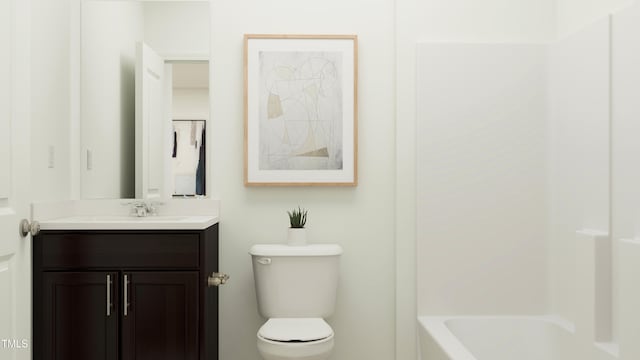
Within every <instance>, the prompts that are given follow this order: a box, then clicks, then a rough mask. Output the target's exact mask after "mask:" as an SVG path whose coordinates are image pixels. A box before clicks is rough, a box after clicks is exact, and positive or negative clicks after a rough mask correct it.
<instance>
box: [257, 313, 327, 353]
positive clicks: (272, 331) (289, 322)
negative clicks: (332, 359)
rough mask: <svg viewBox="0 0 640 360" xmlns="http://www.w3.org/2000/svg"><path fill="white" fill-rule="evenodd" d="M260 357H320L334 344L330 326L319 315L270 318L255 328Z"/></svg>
mask: <svg viewBox="0 0 640 360" xmlns="http://www.w3.org/2000/svg"><path fill="white" fill-rule="evenodd" d="M257 337H258V340H257V342H258V351H259V352H260V355H261V356H262V358H263V359H264V360H294V359H295V360H324V359H327V358H328V357H329V355H331V351H332V350H333V345H334V334H333V330H332V329H331V327H330V326H329V324H327V323H326V322H325V321H324V320H323V319H321V318H274V319H269V320H267V322H266V323H264V325H262V327H260V330H258V335H257Z"/></svg>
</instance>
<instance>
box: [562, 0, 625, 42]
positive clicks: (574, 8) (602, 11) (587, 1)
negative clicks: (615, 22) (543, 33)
mask: <svg viewBox="0 0 640 360" xmlns="http://www.w3.org/2000/svg"><path fill="white" fill-rule="evenodd" d="M633 1H634V0H556V3H557V5H556V6H557V14H558V22H557V27H558V28H557V33H558V36H559V37H564V36H566V35H568V34H570V33H573V32H576V31H579V30H580V29H582V28H584V27H585V26H588V25H590V24H591V23H593V22H596V21H599V20H602V19H603V18H605V17H607V16H608V15H609V14H610V13H611V12H613V11H615V10H616V9H619V8H621V7H624V6H626V5H628V4H629V3H631V2H633Z"/></svg>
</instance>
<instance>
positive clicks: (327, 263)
mask: <svg viewBox="0 0 640 360" xmlns="http://www.w3.org/2000/svg"><path fill="white" fill-rule="evenodd" d="M249 254H251V258H252V262H253V278H254V282H255V286H256V297H257V300H258V311H260V314H261V315H262V316H264V317H267V318H286V317H292V318H296V317H319V318H325V317H328V316H329V315H331V314H332V313H333V310H334V308H335V302H336V291H337V287H338V271H339V258H340V254H342V248H341V247H340V245H335V244H317V245H306V246H287V245H254V246H253V247H252V248H251V250H249Z"/></svg>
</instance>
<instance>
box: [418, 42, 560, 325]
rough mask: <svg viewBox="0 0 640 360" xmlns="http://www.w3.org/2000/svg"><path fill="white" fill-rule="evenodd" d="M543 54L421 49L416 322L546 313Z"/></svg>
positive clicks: (530, 48) (518, 48) (532, 49)
mask: <svg viewBox="0 0 640 360" xmlns="http://www.w3.org/2000/svg"><path fill="white" fill-rule="evenodd" d="M545 84H546V52H545V47H544V46H541V45H497V44H492V45H487V44H476V45H468V44H432V43H431V44H421V45H420V46H419V47H418V76H417V86H418V98H417V101H418V110H417V121H418V125H417V138H418V141H417V154H418V155H417V183H418V186H417V189H418V191H417V195H418V196H417V201H418V207H417V219H418V228H417V229H418V230H417V231H418V236H417V242H418V245H417V250H418V251H417V256H418V267H417V269H418V271H417V274H418V278H417V280H418V287H417V291H418V314H419V315H447V314H541V313H544V312H545V306H546V276H545V274H546V250H547V249H546V246H545V245H546V244H545V241H544V237H545V227H546V226H545V224H546V218H545V212H546V211H545V207H546V196H545V195H546V194H545V180H546V179H545V172H546V168H545V166H546V164H545V153H546V125H545V121H544V119H545V116H546V113H545V109H546V106H545V105H546V86H545Z"/></svg>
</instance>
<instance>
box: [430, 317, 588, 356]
mask: <svg viewBox="0 0 640 360" xmlns="http://www.w3.org/2000/svg"><path fill="white" fill-rule="evenodd" d="M418 323H419V330H418V333H419V339H420V340H419V341H420V353H421V359H422V360H516V359H517V360H568V359H576V356H575V352H574V349H575V346H574V343H573V342H574V336H573V335H574V329H573V325H572V324H571V323H570V322H568V321H565V320H563V319H561V318H559V317H554V316H491V317H489V316H482V317H480V316H466V317H430V316H429V317H419V318H418Z"/></svg>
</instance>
